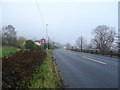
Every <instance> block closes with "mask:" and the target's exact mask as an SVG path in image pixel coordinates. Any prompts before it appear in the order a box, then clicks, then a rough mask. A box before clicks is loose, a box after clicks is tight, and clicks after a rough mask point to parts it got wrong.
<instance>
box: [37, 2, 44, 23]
mask: <svg viewBox="0 0 120 90" xmlns="http://www.w3.org/2000/svg"><path fill="white" fill-rule="evenodd" d="M36 4H37V8H38V11H39V15H40V17H41V20H42V22H43V25H45V22H44V18H43V16H42V13H41V9H40V6H39V3H38V1H37V0H36Z"/></svg>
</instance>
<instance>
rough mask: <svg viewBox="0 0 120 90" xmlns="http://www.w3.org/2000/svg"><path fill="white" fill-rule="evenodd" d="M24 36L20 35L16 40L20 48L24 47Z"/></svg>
mask: <svg viewBox="0 0 120 90" xmlns="http://www.w3.org/2000/svg"><path fill="white" fill-rule="evenodd" d="M25 41H26V39H25V37H23V36H21V37H19V38H18V40H17V46H18V47H20V48H25Z"/></svg>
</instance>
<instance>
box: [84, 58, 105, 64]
mask: <svg viewBox="0 0 120 90" xmlns="http://www.w3.org/2000/svg"><path fill="white" fill-rule="evenodd" d="M82 57H83V58H86V59H89V60H91V61H94V62H98V63H101V64H107V63H105V62H102V61H98V60H96V59H92V58H88V57H84V56H82Z"/></svg>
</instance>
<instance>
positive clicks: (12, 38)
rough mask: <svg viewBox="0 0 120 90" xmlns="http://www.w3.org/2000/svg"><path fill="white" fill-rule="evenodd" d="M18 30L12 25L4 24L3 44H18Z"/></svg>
mask: <svg viewBox="0 0 120 90" xmlns="http://www.w3.org/2000/svg"><path fill="white" fill-rule="evenodd" d="M16 34H17V32H16V31H15V28H14V27H13V26H12V25H8V26H4V27H3V28H2V44H3V45H12V46H14V45H16V42H17V35H16Z"/></svg>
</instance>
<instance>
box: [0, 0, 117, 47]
mask: <svg viewBox="0 0 120 90" xmlns="http://www.w3.org/2000/svg"><path fill="white" fill-rule="evenodd" d="M114 1H115V0H114ZM38 4H39V7H40V11H41V15H42V17H41V15H40V14H39V10H38V7H37V4H36V2H35V0H33V2H2V4H1V8H2V9H0V10H2V11H1V15H0V17H1V18H2V22H0V23H2V24H1V25H2V26H4V25H9V24H11V25H13V26H14V27H15V28H16V31H17V34H18V36H24V37H26V38H27V39H33V38H34V39H40V38H41V37H45V36H46V30H45V24H48V34H49V37H50V38H51V39H52V40H54V41H57V42H60V43H67V42H69V43H71V44H72V45H74V44H75V41H76V39H77V38H78V37H79V36H81V35H82V36H84V37H85V38H86V39H87V40H88V41H90V39H91V38H92V37H93V35H92V34H91V32H92V29H94V28H95V27H96V26H97V25H103V24H105V25H108V26H110V27H114V28H115V29H116V32H117V31H118V3H117V1H115V2H87V1H86V2H54V1H53V2H39V3H38Z"/></svg>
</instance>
